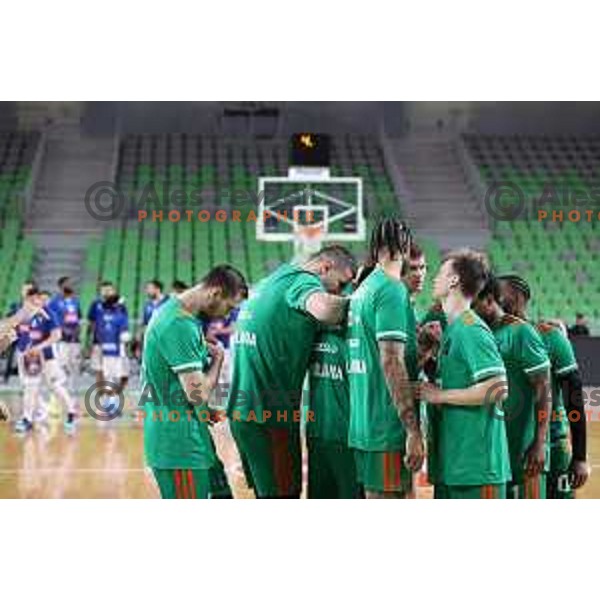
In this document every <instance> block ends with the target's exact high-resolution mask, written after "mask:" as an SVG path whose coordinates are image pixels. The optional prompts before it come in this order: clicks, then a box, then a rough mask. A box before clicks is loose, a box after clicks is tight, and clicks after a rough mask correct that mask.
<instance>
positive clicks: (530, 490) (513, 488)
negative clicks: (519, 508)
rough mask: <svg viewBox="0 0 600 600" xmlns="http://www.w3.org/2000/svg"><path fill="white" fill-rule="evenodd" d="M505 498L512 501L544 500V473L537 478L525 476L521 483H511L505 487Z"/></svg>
mask: <svg viewBox="0 0 600 600" xmlns="http://www.w3.org/2000/svg"><path fill="white" fill-rule="evenodd" d="M506 496H507V498H511V499H513V500H545V499H546V473H542V474H541V475H538V476H537V477H527V476H525V477H524V478H523V481H522V482H514V481H511V482H510V483H509V484H507V486H506Z"/></svg>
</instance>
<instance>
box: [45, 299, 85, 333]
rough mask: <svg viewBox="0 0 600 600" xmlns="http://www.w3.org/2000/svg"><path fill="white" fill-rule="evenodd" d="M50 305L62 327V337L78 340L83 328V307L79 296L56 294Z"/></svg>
mask: <svg viewBox="0 0 600 600" xmlns="http://www.w3.org/2000/svg"><path fill="white" fill-rule="evenodd" d="M48 307H49V308H50V310H51V311H52V312H53V313H54V316H55V317H56V320H57V321H58V323H59V325H60V327H61V329H62V339H63V341H65V342H78V341H79V332H80V329H81V308H80V306H79V298H77V297H76V296H68V297H65V296H63V295H62V294H55V295H54V296H53V297H52V299H51V300H50V302H49V303H48Z"/></svg>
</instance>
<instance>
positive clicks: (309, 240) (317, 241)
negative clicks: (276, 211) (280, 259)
mask: <svg viewBox="0 0 600 600" xmlns="http://www.w3.org/2000/svg"><path fill="white" fill-rule="evenodd" d="M326 233H327V228H326V226H325V223H317V224H315V225H298V226H297V227H296V230H295V232H294V254H295V257H296V260H298V261H302V260H306V259H307V258H308V257H309V256H311V255H312V254H314V253H315V252H318V251H319V250H320V249H321V246H322V244H323V238H324V237H325V234H326Z"/></svg>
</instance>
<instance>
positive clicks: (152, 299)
mask: <svg viewBox="0 0 600 600" xmlns="http://www.w3.org/2000/svg"><path fill="white" fill-rule="evenodd" d="M163 289H164V287H163V284H162V282H161V281H158V279H152V280H151V281H149V282H148V283H147V284H146V296H147V297H148V300H147V302H146V304H144V315H143V319H142V322H143V324H144V328H145V327H147V326H148V323H150V319H151V318H152V315H153V314H154V313H155V311H157V310H158V309H159V308H160V307H161V306H162V305H163V304H164V303H165V302H166V301H167V300H168V299H169V296H167V295H166V294H164V293H163Z"/></svg>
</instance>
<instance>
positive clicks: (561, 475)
mask: <svg viewBox="0 0 600 600" xmlns="http://www.w3.org/2000/svg"><path fill="white" fill-rule="evenodd" d="M571 457H572V454H571V442H570V440H569V438H560V439H558V440H555V441H553V442H551V444H550V472H549V473H548V498H552V499H555V500H573V499H574V498H575V491H574V490H573V488H572V487H571V473H570V471H569V469H570V467H571Z"/></svg>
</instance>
